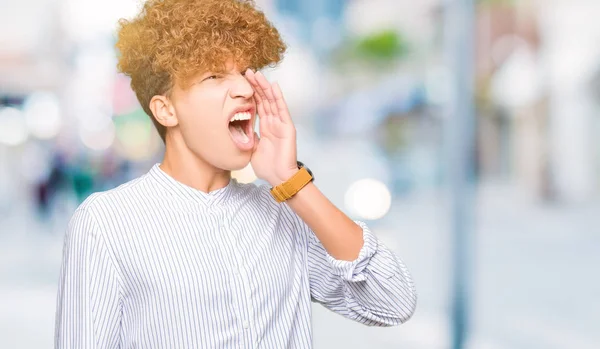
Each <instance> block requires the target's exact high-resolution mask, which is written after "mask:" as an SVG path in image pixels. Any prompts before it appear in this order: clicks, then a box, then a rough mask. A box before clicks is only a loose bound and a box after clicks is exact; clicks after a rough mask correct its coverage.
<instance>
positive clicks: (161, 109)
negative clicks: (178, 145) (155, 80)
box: [150, 95, 179, 127]
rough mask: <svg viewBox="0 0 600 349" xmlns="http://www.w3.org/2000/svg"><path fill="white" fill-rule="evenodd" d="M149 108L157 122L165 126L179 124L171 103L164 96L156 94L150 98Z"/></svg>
mask: <svg viewBox="0 0 600 349" xmlns="http://www.w3.org/2000/svg"><path fill="white" fill-rule="evenodd" d="M150 110H152V114H154V118H155V119H156V121H158V123H160V124H161V125H163V126H165V127H173V126H177V125H178V124H179V120H177V114H176V113H175V108H174V107H173V104H172V103H171V101H170V100H169V99H168V98H167V97H166V96H161V95H156V96H154V97H152V99H151V100H150Z"/></svg>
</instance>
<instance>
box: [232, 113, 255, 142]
mask: <svg viewBox="0 0 600 349" xmlns="http://www.w3.org/2000/svg"><path fill="white" fill-rule="evenodd" d="M251 122H252V114H251V110H247V111H243V112H237V113H235V114H234V115H233V117H232V118H231V120H230V121H229V132H231V136H232V137H233V139H234V140H235V141H236V142H239V143H241V144H247V143H249V142H250V139H251V137H254V134H253V132H252V124H251Z"/></svg>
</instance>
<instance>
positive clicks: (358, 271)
mask: <svg viewBox="0 0 600 349" xmlns="http://www.w3.org/2000/svg"><path fill="white" fill-rule="evenodd" d="M354 223H356V224H358V225H359V226H360V227H361V228H362V231H363V241H364V243H363V247H362V248H361V249H360V252H359V254H358V258H356V259H355V260H354V261H342V260H338V259H335V258H333V257H332V256H331V255H330V254H329V253H327V260H328V261H329V263H330V264H331V266H332V268H333V273H334V274H335V275H338V276H340V277H341V278H342V279H344V280H346V281H350V282H359V281H364V280H365V275H364V274H363V273H362V272H363V270H365V268H366V267H367V266H368V265H369V261H370V260H371V257H372V256H373V255H374V254H375V252H377V245H378V244H377V238H376V237H375V235H373V233H372V232H371V230H369V227H367V225H366V224H365V223H363V222H360V221H354Z"/></svg>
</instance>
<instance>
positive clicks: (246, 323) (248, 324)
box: [242, 321, 250, 330]
mask: <svg viewBox="0 0 600 349" xmlns="http://www.w3.org/2000/svg"><path fill="white" fill-rule="evenodd" d="M242 325H243V326H244V329H246V330H247V329H248V328H249V327H250V323H249V322H248V321H244V323H243V324H242Z"/></svg>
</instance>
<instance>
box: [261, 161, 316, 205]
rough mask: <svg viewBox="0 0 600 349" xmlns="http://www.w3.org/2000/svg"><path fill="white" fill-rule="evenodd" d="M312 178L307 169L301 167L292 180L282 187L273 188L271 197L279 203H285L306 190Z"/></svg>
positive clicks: (284, 183)
mask: <svg viewBox="0 0 600 349" xmlns="http://www.w3.org/2000/svg"><path fill="white" fill-rule="evenodd" d="M311 180H312V176H311V175H310V173H308V171H307V170H306V168H304V167H301V168H300V169H299V170H298V172H296V173H295V174H294V175H293V176H292V177H291V178H290V179H288V180H287V181H285V182H283V183H281V184H280V185H278V186H276V187H274V188H271V195H273V197H274V198H275V200H276V201H277V202H284V201H286V200H288V199H290V198H291V197H293V196H294V195H296V193H298V192H299V191H300V189H302V188H304V187H305V186H306V185H307V184H308V183H310V181H311Z"/></svg>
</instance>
